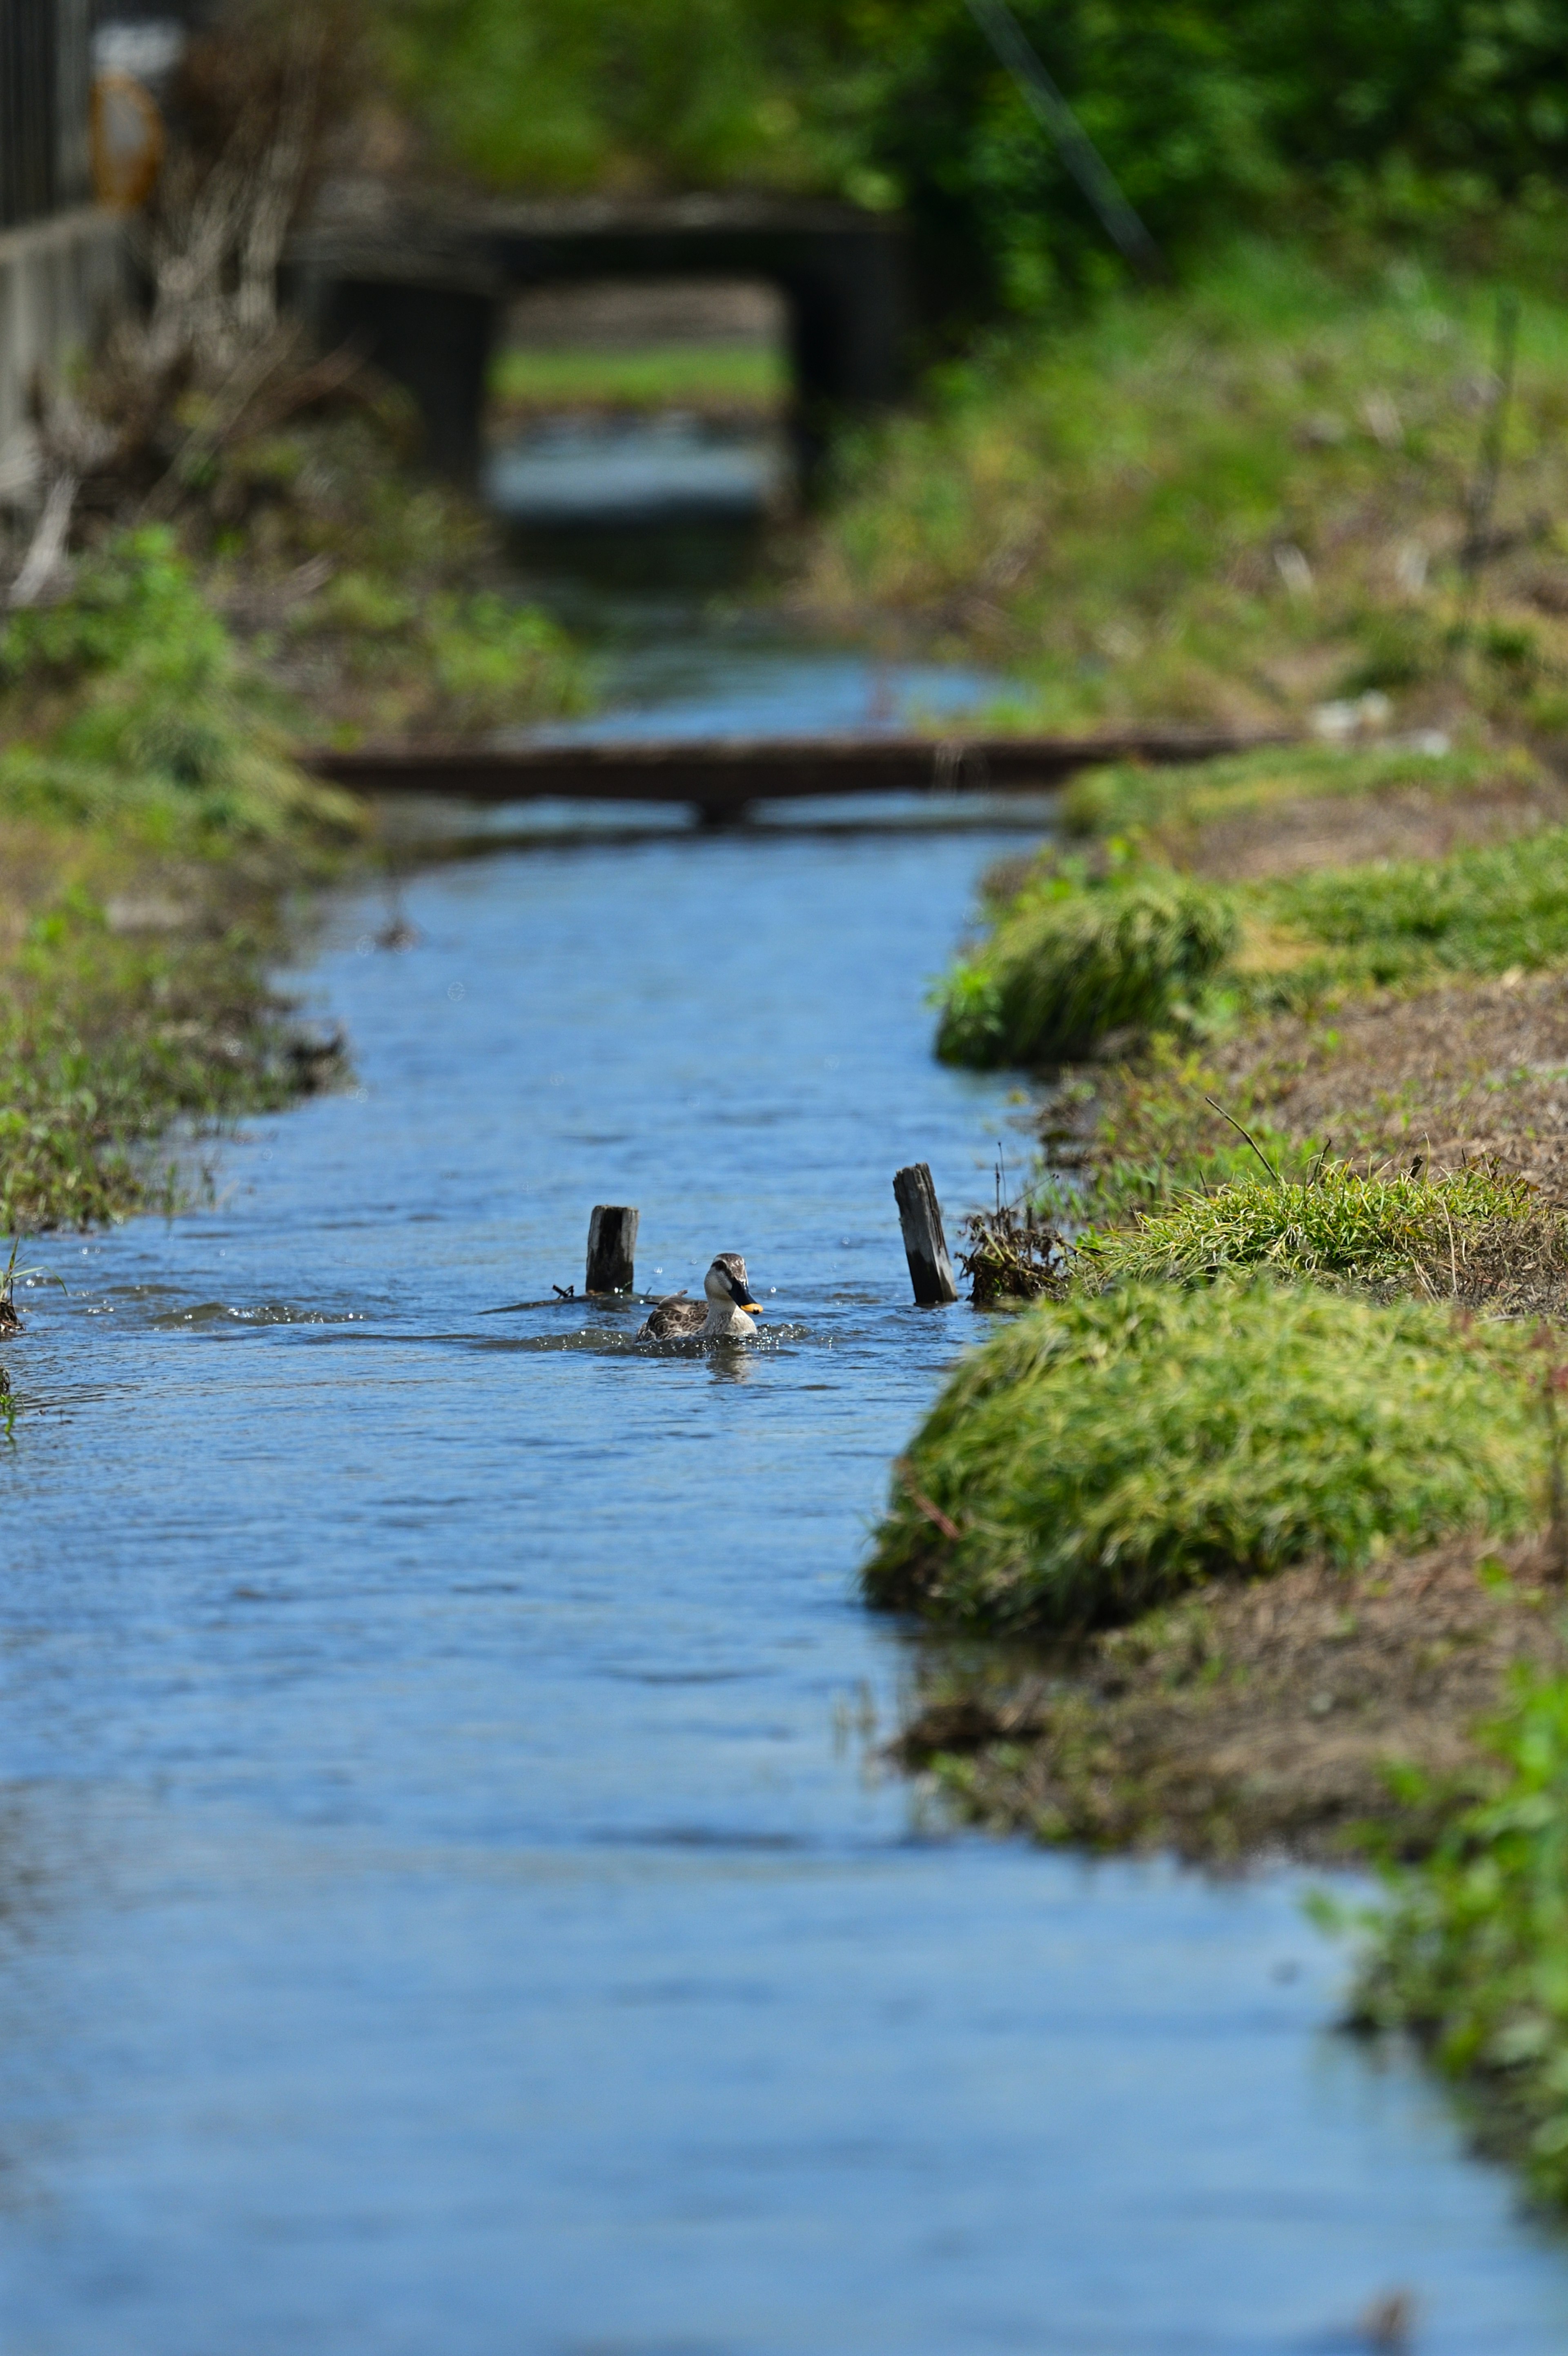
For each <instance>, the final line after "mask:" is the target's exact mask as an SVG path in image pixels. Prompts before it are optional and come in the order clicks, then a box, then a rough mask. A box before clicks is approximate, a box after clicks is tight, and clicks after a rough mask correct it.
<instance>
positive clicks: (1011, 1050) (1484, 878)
mask: <svg viewBox="0 0 1568 2356" xmlns="http://www.w3.org/2000/svg"><path fill="white" fill-rule="evenodd" d="M1564 958H1568V828H1563V827H1543V828H1541V829H1539V830H1536V831H1533V832H1531V833H1529V834H1525V835H1521V836H1519V837H1517V838H1516V839H1515V840H1513V841H1505V842H1500V843H1487V844H1480V845H1477V846H1475V847H1472V848H1468V849H1466V850H1462V851H1454V852H1452V853H1450V855H1449V856H1448V857H1446V858H1444V859H1436V860H1402V861H1386V862H1372V863H1369V864H1366V865H1363V866H1358V867H1327V868H1316V869H1313V870H1311V871H1309V872H1308V873H1303V874H1300V875H1294V876H1289V877H1285V878H1283V879H1281V880H1280V881H1277V882H1270V881H1263V882H1259V883H1247V884H1240V885H1236V886H1231V887H1229V888H1226V887H1221V886H1219V885H1216V884H1208V883H1199V882H1197V881H1196V880H1194V879H1192V878H1190V877H1183V876H1181V875H1179V874H1177V873H1175V872H1174V871H1172V870H1170V869H1167V868H1165V867H1163V866H1160V865H1157V864H1142V865H1140V864H1136V863H1133V862H1129V861H1127V860H1126V859H1125V858H1120V859H1118V861H1117V862H1116V863H1115V864H1114V865H1113V866H1112V868H1111V869H1110V871H1109V872H1108V873H1106V874H1105V875H1103V876H1102V877H1099V878H1097V877H1095V876H1093V875H1092V874H1090V873H1088V872H1087V871H1086V870H1085V869H1084V867H1083V866H1082V863H1081V862H1078V863H1070V862H1069V865H1067V866H1066V867H1065V868H1053V867H1052V866H1051V865H1050V863H1049V862H1039V863H1038V864H1037V865H1036V868H1035V869H1034V870H1033V871H1032V872H1031V873H1030V875H1029V876H1028V877H1027V878H1026V881H1025V883H1024V884H1023V886H1022V888H1021V889H1020V890H1019V892H1018V893H1017V894H1016V895H1015V897H1013V898H1012V899H1010V900H1004V901H1003V902H1002V903H1001V904H1000V905H998V906H996V907H995V908H994V910H993V916H992V921H991V924H990V926H989V928H988V930H987V931H986V932H985V934H984V936H983V938H982V939H981V941H980V942H979V943H978V945H977V946H976V947H975V948H973V949H972V950H971V951H970V952H969V953H968V954H967V955H965V956H963V957H962V958H960V959H959V960H958V962H957V963H956V964H955V965H954V967H953V968H952V969H951V971H950V973H949V975H948V976H947V977H946V979H945V980H943V982H942V983H941V985H940V991H939V1003H940V1008H941V1013H940V1022H939V1026H938V1033H937V1051H938V1053H939V1055H941V1056H942V1057H943V1058H944V1059H945V1060H946V1061H948V1062H950V1063H960V1064H970V1065H973V1066H980V1067H987V1066H998V1065H1007V1064H1017V1065H1026V1066H1028V1065H1034V1066H1040V1065H1047V1064H1052V1063H1061V1062H1064V1061H1066V1060H1067V1059H1068V1058H1069V1057H1071V1056H1074V1055H1079V1056H1081V1055H1087V1054H1089V1053H1090V1052H1091V1051H1092V1050H1093V1048H1094V1047H1095V1045H1096V1044H1097V1042H1099V1041H1101V1040H1102V1039H1104V1038H1106V1037H1107V1036H1108V1035H1110V1034H1111V1033H1114V1032H1116V1031H1119V1030H1121V1029H1122V1028H1123V1027H1124V1026H1126V1025H1128V1024H1135V1025H1138V1026H1139V1027H1141V1028H1142V1029H1144V1030H1148V1029H1150V1028H1153V1027H1155V1026H1156V1025H1159V1024H1165V1025H1167V1026H1169V1025H1177V1024H1181V1023H1185V1024H1186V1025H1187V1028H1188V1029H1189V1030H1192V1031H1197V1032H1199V1033H1202V1032H1204V1031H1211V1030H1212V1029H1214V1028H1215V1027H1216V1026H1217V1025H1219V1024H1223V1023H1225V1022H1227V1021H1230V1020H1233V1019H1234V1017H1235V1015H1236V1014H1237V1013H1238V1012H1240V1011H1242V1010H1250V1011H1251V1012H1260V1011H1266V1010H1269V1009H1283V1008H1293V1009H1297V1010H1303V1011H1305V1010H1311V1009H1314V1008H1317V1007H1321V1006H1324V1005H1326V1004H1332V1003H1337V1002H1338V1001H1342V1000H1343V999H1345V998H1346V997H1348V996H1350V995H1353V994H1355V993H1357V992H1365V991H1371V990H1375V989H1386V988H1389V987H1391V986H1395V987H1399V988H1401V989H1412V988H1415V987H1418V986H1421V985H1423V984H1427V983H1430V982H1432V981H1434V980H1441V979H1442V978H1443V977H1444V976H1447V975H1462V974H1469V975H1482V974H1502V973H1509V972H1513V973H1518V974H1523V973H1530V972H1534V971H1536V970H1538V969H1541V968H1542V967H1546V966H1551V965H1555V964H1557V963H1560V962H1561V961H1562V960H1563V959H1564Z"/></svg>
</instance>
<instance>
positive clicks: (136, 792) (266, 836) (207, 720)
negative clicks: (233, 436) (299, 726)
mask: <svg viewBox="0 0 1568 2356" xmlns="http://www.w3.org/2000/svg"><path fill="white" fill-rule="evenodd" d="M0 814H8V815H19V816H26V817H29V818H38V817H42V818H52V819H66V820H69V821H72V822H74V823H77V824H85V825H97V824H101V823H104V822H116V823H120V824H130V825H133V826H134V828H135V829H136V830H137V832H138V834H139V835H140V836H141V837H142V838H143V839H147V840H154V839H156V840H157V841H162V842H166V843H173V842H177V841H178V842H185V843H188V844H189V845H190V846H192V847H200V848H208V849H211V848H216V847H218V846H219V845H220V844H221V843H222V842H223V841H231V842H247V841H249V842H256V843H259V842H278V843H282V842H288V843H290V844H291V845H293V846H295V848H299V847H303V846H304V844H305V843H306V841H310V840H312V839H315V840H317V841H329V840H331V839H332V838H334V837H337V838H341V839H347V838H348V837H349V836H351V835H352V834H354V833H355V832H356V831H358V830H359V828H360V822H361V821H360V817H359V814H358V812H357V810H356V809H355V807H354V805H352V804H351V803H349V801H347V800H346V799H345V798H343V797H342V796H340V795H337V794H333V793H329V792H327V791H325V790H324V789H323V788H322V787H318V786H316V785H314V784H312V782H311V781H310V780H309V779H308V778H307V777H306V776H304V775H303V774H302V773H301V772H300V771H299V770H298V769H297V768H296V767H295V765H294V762H293V760H292V759H291V757H290V755H289V751H288V745H287V740H286V737H285V734H284V732H283V730H282V728H281V727H280V725H279V723H278V720H277V717H276V715H275V713H274V711H273V709H272V699H271V698H270V697H269V696H268V694H267V693H266V691H264V690H263V688H262V687H261V686H260V685H259V683H258V682H257V680H255V678H254V677H253V675H252V673H251V672H250V671H249V670H248V669H247V668H246V666H245V665H244V664H243V662H242V659H241V658H240V656H239V654H238V651H237V650H236V648H235V647H234V644H233V642H232V640H231V637H230V635H229V632H228V630H227V629H226V628H225V626H224V624H223V622H222V619H221V618H220V616H219V615H218V614H217V613H216V612H215V611H214V610H213V608H212V606H211V605H209V602H208V600H207V599H206V598H205V596H204V595H203V594H202V593H201V590H200V588H199V584H198V583H197V579H196V576H195V574H194V573H193V571H192V569H191V567H190V565H189V564H188V562H186V560H185V559H184V558H183V557H181V556H180V554H179V553H178V552H177V547H176V545H175V542H174V540H173V538H172V537H171V535H170V534H169V533H168V532H166V531H164V530H142V531H137V532H129V533H125V534H124V535H122V536H121V537H119V538H118V539H116V540H113V541H110V542H109V543H108V544H107V545H106V546H105V547H104V548H103V549H102V550H101V551H99V552H97V553H96V554H95V555H93V556H91V557H89V558H86V559H84V560H83V562H82V563H81V566H80V567H79V570H78V573H77V577H76V580H75V582H74V584H73V586H72V588H71V591H70V594H69V595H68V596H66V597H64V598H62V599H61V600H60V601H59V603H58V604H56V605H47V606H38V607H34V608H27V609H24V610H23V611H21V612H19V613H16V614H13V615H12V616H10V617H9V618H8V620H7V621H6V622H5V626H4V627H0Z"/></svg>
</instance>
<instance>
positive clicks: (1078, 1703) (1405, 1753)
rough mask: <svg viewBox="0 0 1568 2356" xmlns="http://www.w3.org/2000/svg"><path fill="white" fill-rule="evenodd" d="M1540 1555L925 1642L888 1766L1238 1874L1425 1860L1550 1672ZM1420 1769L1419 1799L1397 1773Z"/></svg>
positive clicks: (995, 1819) (1063, 1829)
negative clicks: (1024, 1631)
mask: <svg viewBox="0 0 1568 2356" xmlns="http://www.w3.org/2000/svg"><path fill="white" fill-rule="evenodd" d="M1564 1600H1565V1599H1564V1591H1563V1583H1562V1579H1561V1575H1560V1571H1559V1569H1558V1567H1557V1565H1556V1564H1555V1563H1554V1562H1553V1560H1552V1547H1551V1545H1550V1543H1549V1542H1548V1541H1545V1540H1541V1539H1531V1540H1529V1541H1524V1542H1520V1543H1517V1544H1514V1545H1511V1546H1504V1547H1486V1546H1485V1545H1483V1544H1482V1543H1480V1542H1478V1541H1477V1540H1474V1539H1469V1540H1465V1539H1460V1540H1455V1541H1452V1542H1450V1543H1449V1544H1447V1545H1445V1546H1444V1547H1438V1548H1436V1549H1434V1550H1433V1551H1432V1552H1430V1553H1426V1554H1423V1555H1420V1556H1415V1557H1403V1558H1396V1557H1386V1558H1384V1559H1382V1560H1381V1561H1380V1562H1378V1563H1375V1564H1373V1565H1372V1566H1371V1567H1370V1568H1369V1569H1366V1570H1364V1571H1360V1572H1357V1573H1347V1572H1340V1571H1337V1570H1333V1569H1325V1568H1324V1567H1323V1566H1321V1565H1305V1566H1302V1567H1300V1568H1298V1569H1294V1570H1291V1571H1287V1572H1283V1573H1282V1574H1280V1575H1278V1576H1276V1577H1274V1578H1272V1579H1269V1580H1258V1581H1255V1582H1253V1583H1251V1584H1250V1585H1241V1584H1236V1585H1231V1584H1229V1583H1216V1584H1214V1585H1211V1586H1209V1587H1207V1588H1205V1589H1203V1590H1199V1591H1198V1592H1197V1593H1195V1594H1194V1595H1192V1596H1190V1597H1189V1598H1187V1600H1185V1601H1183V1602H1181V1603H1179V1604H1177V1605H1175V1606H1173V1607H1171V1608H1169V1609H1167V1610H1165V1611H1162V1612H1155V1613H1151V1614H1149V1615H1148V1616H1147V1617H1145V1618H1144V1620H1142V1621H1139V1622H1136V1623H1135V1624H1134V1625H1133V1626H1132V1627H1130V1628H1122V1629H1116V1630H1112V1631H1110V1632H1108V1633H1103V1634H1101V1635H1098V1636H1096V1637H1093V1638H1091V1639H1090V1640H1087V1641H1086V1642H1084V1643H1083V1644H1080V1645H1079V1646H1078V1647H1076V1648H1074V1649H1071V1650H1064V1651H1058V1652H1056V1653H1054V1654H1052V1653H1045V1654H1039V1653H1036V1654H1034V1655H1019V1654H1017V1653H1002V1652H999V1651H995V1650H992V1651H989V1652H986V1653H983V1654H980V1653H972V1652H971V1651H966V1650H965V1649H964V1648H959V1649H957V1650H954V1649H951V1648H949V1649H945V1650H944V1649H942V1648H940V1647H939V1646H936V1645H933V1647H932V1650H931V1652H930V1653H929V1655H928V1657H927V1661H926V1664H925V1665H924V1667H923V1668H922V1670H921V1672H920V1673H919V1675H918V1678H917V1684H916V1690H915V1692H914V1694H913V1696H912V1697H911V1700H910V1704H909V1708H908V1714H907V1717H906V1721H905V1724H904V1726H903V1728H902V1730H901V1731H900V1733H899V1735H898V1736H897V1740H895V1741H894V1743H893V1744H892V1745H891V1746H890V1754H891V1755H892V1756H893V1757H895V1758H896V1759H897V1761H898V1762H900V1763H901V1764H903V1765H904V1766H906V1767H910V1768H916V1769H923V1770H926V1771H927V1772H930V1773H931V1774H933V1775H934V1777H935V1778H936V1780H937V1782H938V1783H939V1785H940V1788H941V1790H942V1791H943V1792H944V1793H945V1794H947V1796H948V1798H949V1799H950V1801H951V1802H953V1803H954V1804H956V1805H957V1806H958V1807H959V1809H960V1810H961V1813H963V1814H964V1815H968V1816H969V1817H971V1818H972V1819H973V1820H974V1821H976V1822H981V1823H984V1824H987V1825H990V1826H993V1827H995V1828H997V1829H1004V1828H1010V1829H1021V1830H1025V1831H1027V1832H1029V1833H1031V1834H1033V1835H1034V1836H1035V1837H1036V1838H1038V1839H1042V1840H1047V1841H1052V1842H1072V1843H1075V1844H1079V1845H1085V1844H1086V1845H1088V1846H1089V1847H1096V1848H1112V1847H1114V1848H1165V1849H1174V1850H1176V1851H1177V1852H1178V1853H1179V1854H1181V1855H1182V1856H1184V1857H1187V1858H1202V1859H1206V1860H1209V1861H1218V1862H1225V1861H1235V1860H1239V1859H1240V1858H1245V1857H1249V1856H1255V1855H1257V1854H1260V1853H1268V1852H1274V1853H1278V1852H1285V1853H1288V1854H1291V1855H1294V1856H1297V1857H1303V1858H1317V1859H1321V1860H1329V1859H1339V1860H1341V1861H1343V1860H1344V1859H1345V1858H1348V1857H1351V1856H1356V1855H1365V1854H1368V1853H1369V1852H1375V1851H1378V1850H1382V1849H1386V1848H1387V1847H1389V1846H1391V1845H1392V1846H1393V1847H1396V1848H1398V1849H1399V1850H1401V1851H1402V1852H1406V1853H1414V1852H1416V1851H1419V1850H1420V1849H1421V1848H1423V1847H1425V1846H1426V1845H1427V1843H1428V1841H1429V1840H1430V1838H1431V1837H1432V1836H1433V1833H1434V1830H1435V1828H1436V1826H1437V1824H1438V1822H1439V1821H1440V1819H1441V1817H1442V1816H1443V1815H1445V1814H1446V1813H1447V1812H1448V1810H1449V1809H1451V1807H1452V1805H1453V1803H1454V1799H1455V1794H1457V1793H1461V1792H1464V1793H1469V1792H1473V1791H1477V1790H1479V1789H1480V1788H1481V1785H1482V1782H1483V1780H1484V1777H1485V1774H1486V1772H1487V1771H1486V1769H1485V1766H1484V1764H1483V1762H1482V1760H1481V1757H1480V1754H1479V1753H1478V1752H1477V1749H1476V1747H1475V1744H1474V1742H1473V1740H1472V1739H1471V1738H1472V1731H1473V1730H1474V1728H1475V1726H1476V1724H1477V1721H1478V1720H1484V1719H1486V1718H1487V1717H1488V1716H1489V1715H1491V1714H1492V1713H1494V1712H1496V1711H1497V1710H1498V1708H1500V1707H1501V1705H1502V1704H1503V1702H1504V1700H1505V1698H1506V1695H1507V1690H1508V1686H1509V1678H1510V1676H1511V1675H1512V1674H1513V1673H1514V1672H1515V1671H1516V1670H1517V1669H1518V1667H1519V1666H1520V1665H1521V1664H1539V1665H1551V1666H1552V1667H1553V1668H1558V1669H1560V1668H1562V1667H1563V1665H1565V1655H1568V1633H1565V1629H1564V1618H1563V1604H1564ZM1412 1768H1413V1769H1415V1770H1417V1771H1419V1774H1420V1777H1421V1779H1422V1783H1421V1785H1420V1786H1418V1785H1416V1784H1415V1783H1412V1780H1411V1779H1410V1778H1409V1776H1408V1775H1407V1774H1406V1773H1405V1772H1402V1771H1407V1770H1409V1769H1412Z"/></svg>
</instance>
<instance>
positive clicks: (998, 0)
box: [969, 0, 1170, 278]
mask: <svg viewBox="0 0 1568 2356" xmlns="http://www.w3.org/2000/svg"><path fill="white" fill-rule="evenodd" d="M969 13H970V15H971V16H972V17H973V18H974V21H975V23H976V24H977V25H978V26H979V27H980V29H981V31H982V32H983V34H984V36H985V37H986V39H987V40H988V41H989V42H990V44H991V46H992V48H993V49H994V50H995V52H996V54H997V56H998V57H999V58H1000V59H1001V60H1002V63H1003V64H1004V66H1005V67H1006V69H1007V70H1008V72H1009V73H1010V74H1011V75H1012V77H1013V79H1014V80H1015V82H1016V84H1017V86H1018V89H1019V91H1020V93H1021V94H1022V97H1023V100H1024V102H1025V104H1026V106H1027V107H1028V109H1029V112H1030V113H1031V114H1032V115H1033V116H1034V118H1035V120H1036V123H1038V124H1039V125H1040V128H1041V129H1042V130H1043V131H1044V132H1045V133H1046V134H1047V137H1048V138H1050V139H1052V140H1054V141H1055V143H1056V147H1057V152H1058V155H1060V157H1061V159H1062V162H1063V163H1064V164H1065V165H1066V166H1067V167H1068V170H1069V172H1070V173H1071V174H1072V177H1073V178H1074V179H1075V180H1076V181H1077V182H1078V185H1079V187H1080V188H1081V189H1082V191H1083V193H1084V195H1085V196H1086V197H1087V198H1089V201H1090V204H1091V205H1092V206H1093V207H1094V209H1095V211H1096V212H1097V213H1098V214H1099V216H1100V220H1101V227H1102V228H1103V229H1104V230H1105V234H1106V235H1107V237H1109V239H1110V240H1111V242H1112V245H1114V246H1115V247H1116V249H1117V251H1118V252H1120V253H1121V254H1122V256H1123V257H1124V258H1125V260H1127V261H1128V262H1131V263H1132V265H1133V269H1134V270H1139V271H1142V273H1143V274H1144V277H1145V278H1168V277H1169V276H1170V268H1169V265H1168V264H1167V262H1166V261H1165V255H1164V254H1163V253H1162V252H1160V249H1159V247H1158V246H1157V245H1156V244H1155V241H1154V239H1153V238H1152V237H1151V236H1150V235H1149V232H1148V230H1146V229H1145V228H1144V224H1143V222H1142V221H1141V220H1139V219H1138V216H1137V214H1136V213H1135V212H1134V211H1133V208H1132V206H1131V205H1130V204H1129V203H1128V201H1127V199H1126V198H1125V197H1124V196H1123V195H1122V191H1121V189H1120V188H1119V187H1118V186H1117V185H1116V181H1115V179H1114V177H1112V172H1111V168H1110V166H1109V165H1108V164H1107V163H1106V161H1105V158H1104V157H1103V156H1102V155H1101V153H1100V150H1099V148H1098V147H1096V145H1094V142H1093V141H1092V139H1090V136H1089V134H1088V133H1087V132H1086V131H1085V129H1084V128H1083V125H1082V124H1081V123H1079V119H1078V117H1077V115H1076V114H1075V113H1074V112H1073V111H1072V109H1071V107H1070V106H1069V104H1068V102H1067V101H1066V99H1065V98H1064V97H1063V96H1062V94H1061V92H1060V91H1059V90H1058V88H1057V86H1056V83H1055V82H1054V81H1053V80H1051V78H1050V75H1049V74H1048V73H1047V71H1046V69H1045V67H1044V66H1043V65H1042V64H1041V63H1040V60H1039V59H1038V58H1037V57H1036V54H1035V52H1034V49H1033V48H1031V46H1030V44H1029V41H1028V39H1027V38H1026V35H1025V32H1024V28H1023V27H1022V26H1021V25H1020V24H1019V22H1018V19H1017V18H1016V16H1015V15H1014V14H1013V11H1012V9H1011V8H1010V7H1009V6H1008V5H1007V0H969Z"/></svg>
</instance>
